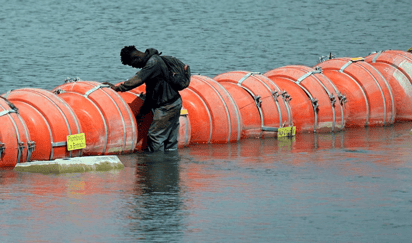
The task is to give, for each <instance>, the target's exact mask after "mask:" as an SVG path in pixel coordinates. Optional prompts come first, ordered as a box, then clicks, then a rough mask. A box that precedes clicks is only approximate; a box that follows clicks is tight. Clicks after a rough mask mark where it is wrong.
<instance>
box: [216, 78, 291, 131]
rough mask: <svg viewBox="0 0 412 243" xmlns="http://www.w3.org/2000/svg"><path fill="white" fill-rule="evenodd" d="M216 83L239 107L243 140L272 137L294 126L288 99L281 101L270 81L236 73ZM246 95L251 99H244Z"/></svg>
mask: <svg viewBox="0 0 412 243" xmlns="http://www.w3.org/2000/svg"><path fill="white" fill-rule="evenodd" d="M213 79H214V80H216V81H218V82H219V83H220V84H222V86H223V87H225V88H226V90H228V92H229V93H230V95H231V96H232V97H233V98H234V100H235V101H236V103H237V105H238V107H239V110H240V113H241V116H242V122H243V126H242V137H270V136H271V137H273V136H275V134H276V133H275V132H276V131H277V128H279V127H283V126H285V125H291V123H292V122H291V119H290V118H291V113H290V109H289V105H288V102H286V100H285V99H281V101H279V99H278V98H279V96H281V91H280V89H279V87H277V86H276V84H274V83H273V82H272V81H271V80H270V79H268V78H267V77H265V76H263V75H260V74H259V73H254V72H246V71H233V72H227V73H223V74H219V75H217V76H216V77H214V78H213ZM240 90H244V91H246V92H244V91H240ZM245 94H247V95H246V96H250V97H249V98H246V97H244V96H245ZM256 111H257V116H256Z"/></svg>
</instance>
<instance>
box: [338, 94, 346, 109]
mask: <svg viewBox="0 0 412 243" xmlns="http://www.w3.org/2000/svg"><path fill="white" fill-rule="evenodd" d="M338 98H339V102H340V104H341V106H343V105H344V104H345V103H346V102H347V99H346V96H345V95H343V94H341V93H338Z"/></svg>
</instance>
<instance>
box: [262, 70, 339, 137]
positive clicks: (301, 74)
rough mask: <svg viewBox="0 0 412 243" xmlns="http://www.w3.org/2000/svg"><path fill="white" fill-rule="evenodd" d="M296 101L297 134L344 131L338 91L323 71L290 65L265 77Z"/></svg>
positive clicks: (294, 109)
mask: <svg viewBox="0 0 412 243" xmlns="http://www.w3.org/2000/svg"><path fill="white" fill-rule="evenodd" d="M264 75H265V76H267V77H268V78H269V79H271V80H272V81H273V82H274V83H276V84H277V85H278V86H279V87H280V88H281V89H284V90H286V91H287V92H288V93H289V94H290V96H291V97H292V98H293V100H292V101H291V105H292V110H293V114H294V116H293V121H294V124H295V126H296V131H297V132H306V131H313V132H335V131H340V130H342V129H343V127H344V124H345V115H344V109H343V102H340V100H342V96H341V94H340V92H339V90H338V88H337V87H336V86H335V85H333V83H332V82H331V81H330V80H329V79H328V78H327V77H325V76H324V75H323V74H322V73H321V71H320V70H317V69H313V68H310V67H306V66H302V65H290V66H285V67H280V68H276V69H273V70H271V71H268V72H266V73H265V74H264Z"/></svg>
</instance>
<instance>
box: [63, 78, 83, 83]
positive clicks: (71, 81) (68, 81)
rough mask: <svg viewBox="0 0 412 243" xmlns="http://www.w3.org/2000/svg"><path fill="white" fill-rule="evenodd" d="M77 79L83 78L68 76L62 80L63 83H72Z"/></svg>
mask: <svg viewBox="0 0 412 243" xmlns="http://www.w3.org/2000/svg"><path fill="white" fill-rule="evenodd" d="M77 81H83V80H81V79H80V78H79V77H77V78H69V77H67V78H66V79H65V80H64V83H74V82H77Z"/></svg>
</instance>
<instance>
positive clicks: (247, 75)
mask: <svg viewBox="0 0 412 243" xmlns="http://www.w3.org/2000/svg"><path fill="white" fill-rule="evenodd" d="M259 74H260V72H249V73H247V74H246V75H245V76H243V77H242V78H241V79H239V81H238V82H237V85H239V86H240V85H242V83H243V81H245V80H246V79H247V78H249V77H250V76H252V75H259Z"/></svg>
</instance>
